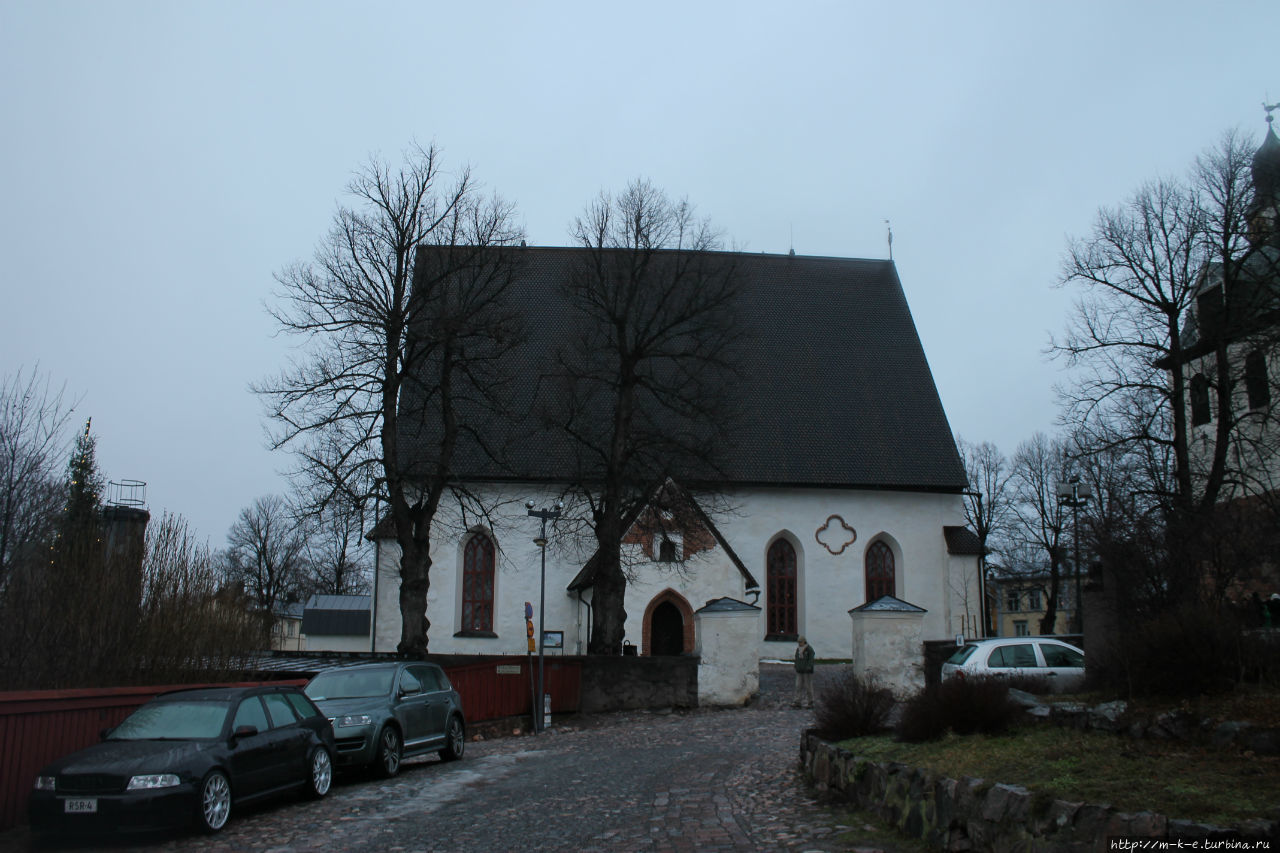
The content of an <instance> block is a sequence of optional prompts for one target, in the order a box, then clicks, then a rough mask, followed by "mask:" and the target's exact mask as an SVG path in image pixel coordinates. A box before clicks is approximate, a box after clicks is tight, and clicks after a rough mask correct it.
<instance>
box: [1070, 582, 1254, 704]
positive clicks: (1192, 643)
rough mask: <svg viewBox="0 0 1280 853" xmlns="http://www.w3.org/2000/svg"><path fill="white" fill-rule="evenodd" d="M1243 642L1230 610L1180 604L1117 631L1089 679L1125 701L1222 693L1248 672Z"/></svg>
mask: <svg viewBox="0 0 1280 853" xmlns="http://www.w3.org/2000/svg"><path fill="white" fill-rule="evenodd" d="M1245 637H1246V635H1245V633H1244V631H1243V630H1242V627H1241V625H1240V623H1239V621H1238V620H1237V619H1236V618H1234V614H1232V613H1230V612H1229V611H1227V610H1225V609H1218V608H1213V607H1210V606H1206V605H1203V604H1188V605H1183V606H1181V607H1178V608H1175V609H1172V610H1169V611H1166V612H1162V613H1157V614H1154V615H1150V616H1147V617H1146V618H1143V619H1140V620H1138V621H1136V622H1135V623H1134V624H1132V625H1130V626H1128V630H1125V631H1122V632H1120V633H1119V635H1118V636H1116V637H1115V638H1114V639H1113V640H1112V641H1111V642H1110V643H1108V645H1107V646H1106V648H1104V649H1102V650H1100V653H1099V654H1097V655H1095V656H1094V658H1093V659H1091V660H1090V661H1089V670H1090V678H1091V680H1092V681H1093V683H1094V684H1097V685H1099V686H1102V687H1106V688H1111V689H1114V690H1118V691H1120V692H1121V693H1123V694H1127V695H1129V696H1171V697H1192V696H1198V695H1201V694H1206V693H1210V694H1211V693H1222V692H1226V691H1229V690H1231V689H1232V688H1233V687H1234V686H1235V684H1236V683H1237V682H1238V681H1239V680H1241V679H1242V677H1243V676H1244V675H1245V674H1246V673H1247V671H1248V670H1249V669H1250V666H1249V664H1250V663H1251V661H1250V660H1249V657H1250V654H1249V652H1250V651H1252V650H1251V649H1249V648H1247V643H1246V642H1245Z"/></svg>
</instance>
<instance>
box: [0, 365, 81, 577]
mask: <svg viewBox="0 0 1280 853" xmlns="http://www.w3.org/2000/svg"><path fill="white" fill-rule="evenodd" d="M73 408H74V404H73V403H72V402H71V401H69V400H67V399H66V394H65V390H64V389H63V388H57V389H55V388H53V387H52V385H51V384H50V381H49V379H48V377H46V376H42V375H41V374H40V372H39V370H38V369H35V368H33V369H32V370H31V371H30V372H27V373H25V374H24V372H23V371H22V370H21V369H19V370H18V371H17V373H15V374H13V375H12V376H7V377H5V378H4V379H3V381H0V590H3V589H4V588H5V586H6V583H7V581H8V578H9V575H10V573H11V572H12V571H13V568H14V566H15V563H16V562H17V561H18V559H19V558H20V556H21V555H24V554H25V555H27V556H31V555H32V554H33V552H35V551H37V550H40V546H41V545H44V546H46V547H47V544H48V542H49V541H50V539H51V538H52V536H53V528H54V524H55V520H56V518H57V513H58V509H59V507H60V506H61V504H62V500H63V497H64V495H63V490H62V487H61V483H60V482H59V469H60V468H61V467H62V465H63V464H64V460H65V453H66V450H67V445H68V435H67V426H68V422H69V421H70V418H71V412H72V409H73Z"/></svg>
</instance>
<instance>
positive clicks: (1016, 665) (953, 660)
mask: <svg viewBox="0 0 1280 853" xmlns="http://www.w3.org/2000/svg"><path fill="white" fill-rule="evenodd" d="M959 676H969V677H975V676H998V677H1004V678H1027V679H1034V680H1043V681H1044V682H1045V683H1047V684H1048V685H1049V690H1050V691H1051V692H1053V693H1072V692H1074V691H1076V690H1079V689H1081V688H1082V687H1083V686H1084V652H1083V651H1081V650H1080V649H1077V648H1076V647H1075V646H1073V645H1070V644H1069V643H1064V642H1062V641H1061V640H1052V639H1049V638H1048V637H1000V638H997V639H993V640H975V641H973V642H971V643H965V644H964V646H962V647H961V648H959V649H957V650H956V653H955V654H953V655H952V656H951V657H950V658H948V659H947V662H946V663H944V664H943V665H942V680H943V681H946V680H947V679H950V678H956V677H959Z"/></svg>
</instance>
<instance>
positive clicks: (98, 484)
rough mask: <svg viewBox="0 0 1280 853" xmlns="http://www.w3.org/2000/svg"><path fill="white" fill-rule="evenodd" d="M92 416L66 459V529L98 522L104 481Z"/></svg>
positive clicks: (80, 527) (88, 526) (84, 526)
mask: <svg viewBox="0 0 1280 853" xmlns="http://www.w3.org/2000/svg"><path fill="white" fill-rule="evenodd" d="M92 423H93V418H90V419H89V420H88V421H86V422H85V425H84V432H83V433H82V434H81V435H80V437H79V438H77V439H76V444H75V448H74V449H73V450H72V452H71V461H70V462H69V463H67V503H66V507H65V509H64V512H63V533H64V535H66V534H67V533H69V532H70V531H72V530H82V529H86V528H88V529H92V528H96V527H97V526H98V524H99V517H100V513H101V510H102V491H103V481H102V472H101V471H99V470H98V461H97V458H96V457H95V450H96V447H97V439H95V438H94V437H93V436H92V435H90V434H89V426H90V425H91V424H92Z"/></svg>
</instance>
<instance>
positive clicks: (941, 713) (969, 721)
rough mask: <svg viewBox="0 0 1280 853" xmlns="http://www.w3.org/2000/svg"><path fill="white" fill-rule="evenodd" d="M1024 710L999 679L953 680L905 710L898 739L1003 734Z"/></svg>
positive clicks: (923, 693)
mask: <svg viewBox="0 0 1280 853" xmlns="http://www.w3.org/2000/svg"><path fill="white" fill-rule="evenodd" d="M1020 713H1021V710H1020V709H1019V708H1018V706H1017V705H1016V704H1014V703H1013V702H1012V701H1011V700H1010V699H1009V684H1008V683H1007V682H1005V681H1001V680H999V679H995V678H953V679H950V680H948V681H944V682H943V683H942V684H938V685H934V686H930V687H926V688H925V689H923V690H921V691H920V692H919V693H917V694H916V695H915V696H913V697H912V698H911V699H910V700H908V701H907V704H906V707H904V708H903V711H902V719H901V720H899V722H898V726H897V729H896V735H897V738H898V740H903V741H908V742H910V743H919V742H921V741H926V740H936V739H937V738H940V737H942V736H943V735H944V734H946V732H947V731H948V730H950V731H953V732H955V733H956V734H959V735H969V734H999V733H1000V732H1003V731H1007V730H1008V729H1009V728H1010V727H1011V726H1012V725H1013V723H1014V722H1015V721H1016V720H1017V719H1018V716H1019V714H1020Z"/></svg>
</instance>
